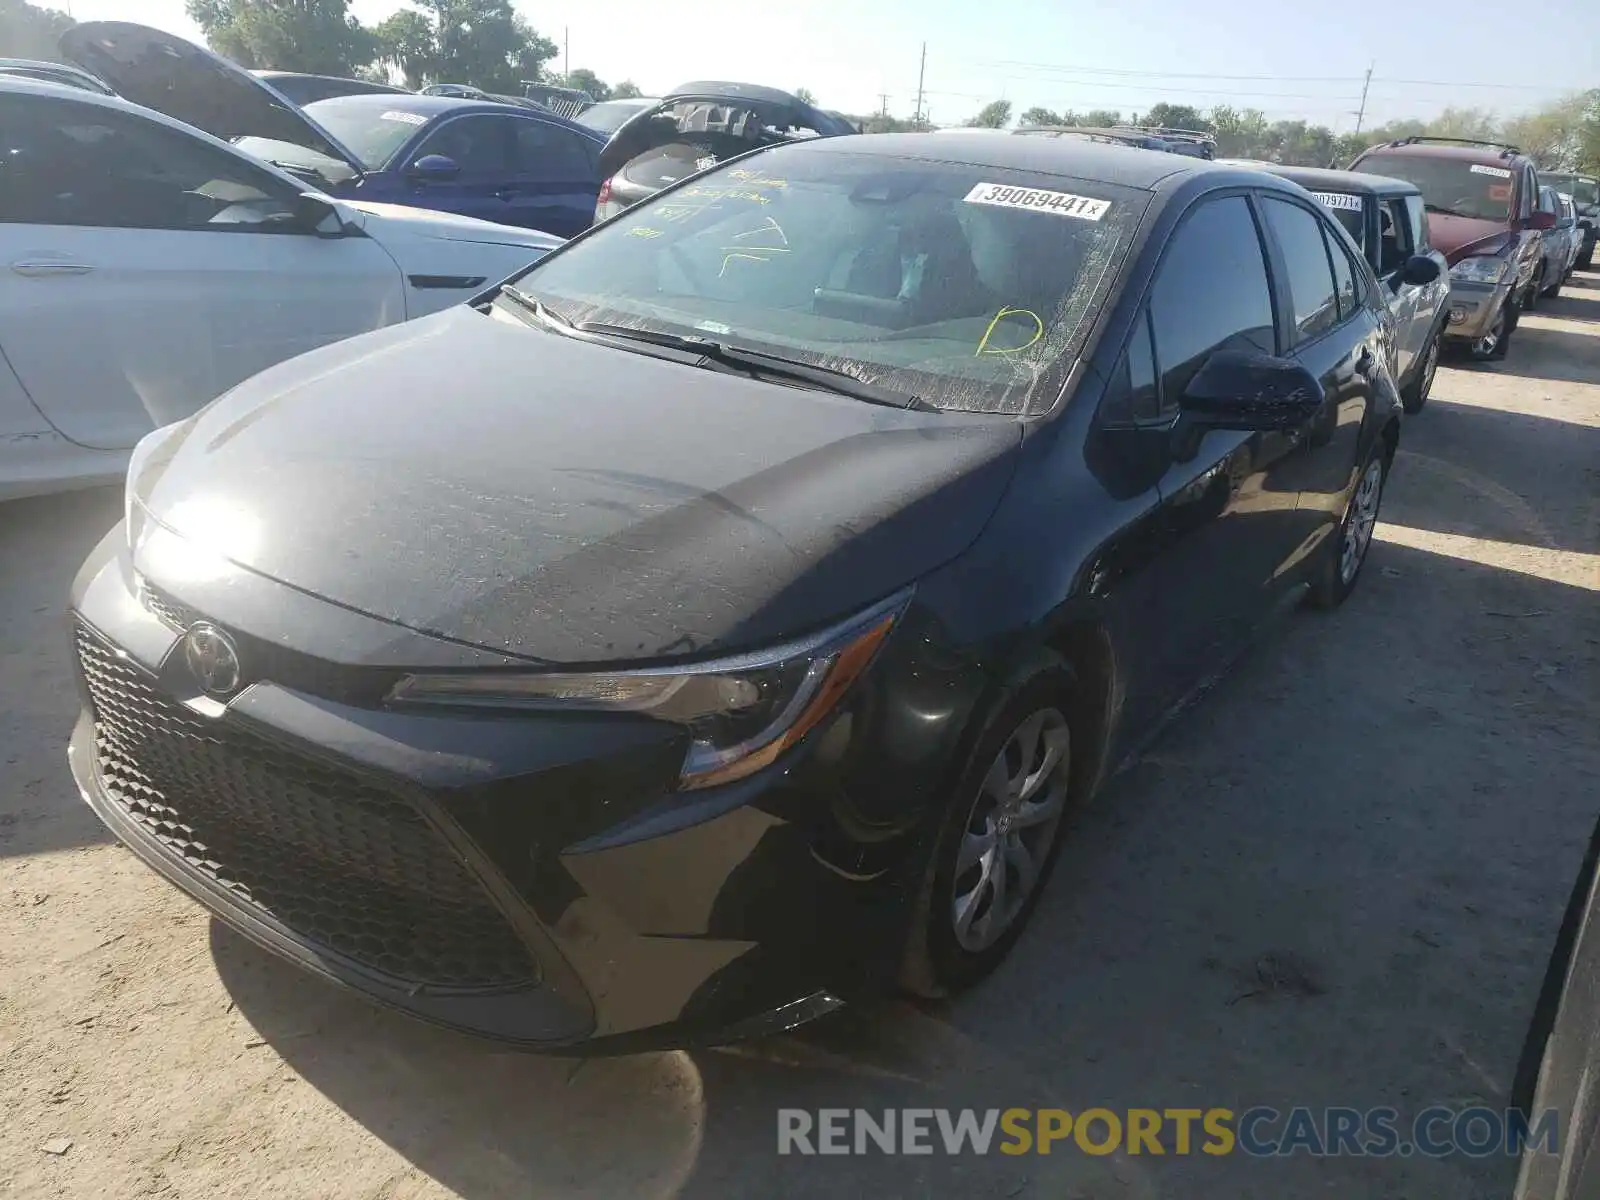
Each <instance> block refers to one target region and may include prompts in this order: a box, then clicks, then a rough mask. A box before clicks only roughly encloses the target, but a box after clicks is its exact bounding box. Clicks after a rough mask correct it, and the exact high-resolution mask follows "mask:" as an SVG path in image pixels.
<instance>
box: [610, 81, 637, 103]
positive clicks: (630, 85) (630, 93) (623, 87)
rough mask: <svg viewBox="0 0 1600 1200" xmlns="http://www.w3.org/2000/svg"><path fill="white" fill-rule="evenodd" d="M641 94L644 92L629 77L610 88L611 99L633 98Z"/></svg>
mask: <svg viewBox="0 0 1600 1200" xmlns="http://www.w3.org/2000/svg"><path fill="white" fill-rule="evenodd" d="M642 95H644V93H643V92H641V91H640V90H639V85H638V84H637V83H635V82H634V81H633V80H631V79H624V80H623V81H622V82H621V83H619V84H617V86H616V87H614V88H612V89H611V98H612V99H613V100H633V99H636V98H637V97H639V96H642Z"/></svg>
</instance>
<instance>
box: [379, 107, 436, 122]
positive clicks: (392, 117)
mask: <svg viewBox="0 0 1600 1200" xmlns="http://www.w3.org/2000/svg"><path fill="white" fill-rule="evenodd" d="M383 119H384V120H385V121H399V122H400V123H401V124H402V125H426V124H427V123H428V118H427V117H425V116H423V115H422V114H421V113H408V112H400V111H399V110H398V109H397V110H395V111H394V112H386V113H384V114H383Z"/></svg>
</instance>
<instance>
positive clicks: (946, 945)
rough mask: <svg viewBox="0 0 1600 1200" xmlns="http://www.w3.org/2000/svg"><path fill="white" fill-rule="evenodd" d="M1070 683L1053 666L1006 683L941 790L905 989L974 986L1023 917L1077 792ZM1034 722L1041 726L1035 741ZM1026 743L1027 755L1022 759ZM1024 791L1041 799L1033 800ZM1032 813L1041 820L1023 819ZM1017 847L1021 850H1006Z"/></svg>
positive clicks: (1039, 889)
mask: <svg viewBox="0 0 1600 1200" xmlns="http://www.w3.org/2000/svg"><path fill="white" fill-rule="evenodd" d="M1072 687H1073V681H1072V678H1071V676H1070V675H1069V673H1068V672H1067V671H1066V670H1064V669H1057V670H1045V671H1042V672H1041V673H1039V674H1036V675H1034V676H1033V677H1032V678H1031V679H1029V680H1028V681H1027V682H1026V683H1024V684H1023V685H1021V686H1020V687H1019V688H1017V689H1016V690H1014V691H1012V692H1011V694H1010V695H1009V696H1008V697H1007V698H1006V699H1005V700H1003V701H1001V702H1000V703H999V705H998V707H997V709H996V710H993V715H992V717H991V719H990V720H989V721H988V723H987V725H986V726H985V728H984V731H983V733H982V734H981V735H980V736H979V738H978V740H977V744H976V745H975V746H974V748H973V751H972V755H971V757H970V758H969V759H968V760H967V764H966V766H965V767H964V769H963V770H962V771H961V772H960V775H959V776H958V778H957V779H956V782H955V784H954V786H953V787H952V788H951V789H950V790H949V792H948V793H947V795H946V796H945V798H944V801H943V808H944V815H943V817H942V818H941V820H940V826H939V831H938V835H937V838H936V841H935V843H934V849H933V854H932V856H931V858H930V860H929V862H928V865H927V869H926V871H925V872H924V875H923V879H922V886H921V888H920V891H919V897H918V901H917V905H916V909H915V913H914V915H913V919H912V923H911V930H910V934H909V937H908V939H907V942H906V952H905V957H904V959H903V961H902V965H901V971H900V985H901V987H902V988H903V989H905V990H906V991H908V992H911V993H912V994H914V995H917V996H922V997H925V998H929V999H937V998H940V997H944V996H948V995H951V994H952V993H954V992H958V991H961V990H962V989H964V988H967V987H970V986H972V985H973V984H975V983H977V982H978V981H979V980H981V979H983V978H984V977H985V976H987V975H988V974H989V973H990V972H992V971H993V970H994V969H995V968H996V967H997V966H999V965H1000V963H1001V961H1002V960H1004V958H1005V956H1006V955H1007V954H1009V953H1010V951H1011V947H1012V946H1013V945H1015V944H1016V941H1017V938H1018V937H1020V936H1021V934H1022V931H1023V929H1024V928H1025V927H1026V926H1027V923H1028V919H1029V918H1030V917H1031V916H1032V915H1033V910H1034V908H1035V907H1036V906H1037V904H1038V902H1039V897H1040V895H1042V894H1043V892H1044V889H1045V885H1046V884H1047V883H1048V882H1049V879H1050V873H1051V870H1052V869H1053V868H1054V866H1055V861H1056V856H1057V854H1058V853H1059V852H1060V849H1061V827H1062V825H1063V823H1064V817H1065V815H1066V814H1067V813H1068V812H1069V811H1070V810H1071V808H1072V807H1073V803H1074V801H1075V800H1076V799H1077V796H1076V792H1077V790H1078V788H1077V786H1076V781H1075V779H1074V774H1075V771H1074V764H1073V748H1074V745H1075V739H1074V736H1073V732H1074V731H1073V727H1072V718H1071V713H1072V711H1073V710H1072V705H1071V703H1070V701H1071V699H1072ZM1030 729H1032V730H1034V731H1035V732H1036V735H1037V736H1035V737H1033V738H1032V739H1031V740H1030V737H1029V733H1028V731H1029V730H1030ZM1029 744H1031V745H1032V746H1033V747H1034V752H1033V758H1032V761H1031V762H1023V761H1022V758H1021V753H1022V751H1023V750H1024V749H1025V748H1026V746H1027V745H1029ZM1052 755H1054V758H1053V760H1052V759H1051V756H1052ZM1018 783H1021V784H1022V788H1021V793H1020V796H1019V795H1018V792H1017V789H1016V787H1015V785H1016V784H1018ZM1001 785H1004V786H1001ZM1030 787H1032V789H1033V790H1032V791H1031V793H1030V791H1029V788H1030ZM1030 794H1031V795H1032V796H1033V797H1035V798H1039V797H1042V799H1035V800H1034V801H1033V802H1032V803H1031V804H1030V802H1029V800H1028V799H1027V797H1028V796H1029V795H1030ZM1002 795H1003V796H1004V799H1002ZM1030 816H1036V817H1037V819H1036V820H1032V821H1029V822H1028V823H1026V824H1024V823H1023V822H1024V820H1025V819H1026V818H1028V817H1030ZM1030 831H1031V832H1030ZM1030 838H1031V840H1030ZM986 842H987V843H988V845H989V849H988V850H987V851H984V850H983V847H984V845H985V843H986ZM1016 846H1021V847H1022V850H1023V852H1024V853H1023V854H1022V855H1018V854H1014V853H1009V852H1006V848H1007V847H1012V848H1013V849H1014V848H1015V847H1016ZM1024 861H1025V862H1026V863H1027V867H1026V869H1024V867H1023V865H1022V864H1023V863H1024ZM1030 877H1031V883H1027V884H1026V890H1025V891H1024V892H1023V893H1021V895H1020V896H1019V895H1018V894H1016V892H1015V890H1014V889H1015V888H1016V887H1017V885H1018V884H1022V883H1024V880H1025V879H1026V878H1030ZM997 879H998V886H997V884H996V880H997ZM997 903H998V905H999V907H998V908H997V907H996V904H997ZM963 918H964V920H963Z"/></svg>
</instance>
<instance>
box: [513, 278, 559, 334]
mask: <svg viewBox="0 0 1600 1200" xmlns="http://www.w3.org/2000/svg"><path fill="white" fill-rule="evenodd" d="M500 294H501V295H502V296H504V297H506V298H507V299H508V300H514V301H516V302H517V304H518V305H520V306H521V307H522V308H525V309H526V310H527V311H528V312H530V313H532V314H533V315H534V316H535V317H537V318H538V319H539V321H540V323H541V324H543V325H544V326H546V327H547V328H549V329H554V330H555V331H556V332H557V333H566V334H570V333H571V332H572V330H573V324H572V318H571V317H567V316H564V315H563V314H561V313H558V312H557V311H556V310H555V309H553V308H551V307H550V306H549V305H548V304H546V303H545V302H544V301H543V300H538V299H535V298H534V297H532V296H530V295H528V293H527V292H524V291H519V290H518V289H517V288H514V287H510V286H509V285H508V286H506V287H502V288H501V289H500Z"/></svg>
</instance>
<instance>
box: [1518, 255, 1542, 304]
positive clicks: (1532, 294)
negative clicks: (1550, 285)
mask: <svg viewBox="0 0 1600 1200" xmlns="http://www.w3.org/2000/svg"><path fill="white" fill-rule="evenodd" d="M1543 290H1544V263H1542V262H1541V263H1540V264H1539V273H1538V274H1537V275H1535V276H1534V277H1533V280H1532V281H1531V282H1530V283H1529V284H1528V290H1527V293H1526V294H1525V295H1524V296H1523V297H1522V304H1521V305H1520V309H1521V311H1524V312H1532V311H1533V310H1534V309H1535V308H1537V307H1538V306H1539V296H1540V295H1541V294H1542V293H1543Z"/></svg>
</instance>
